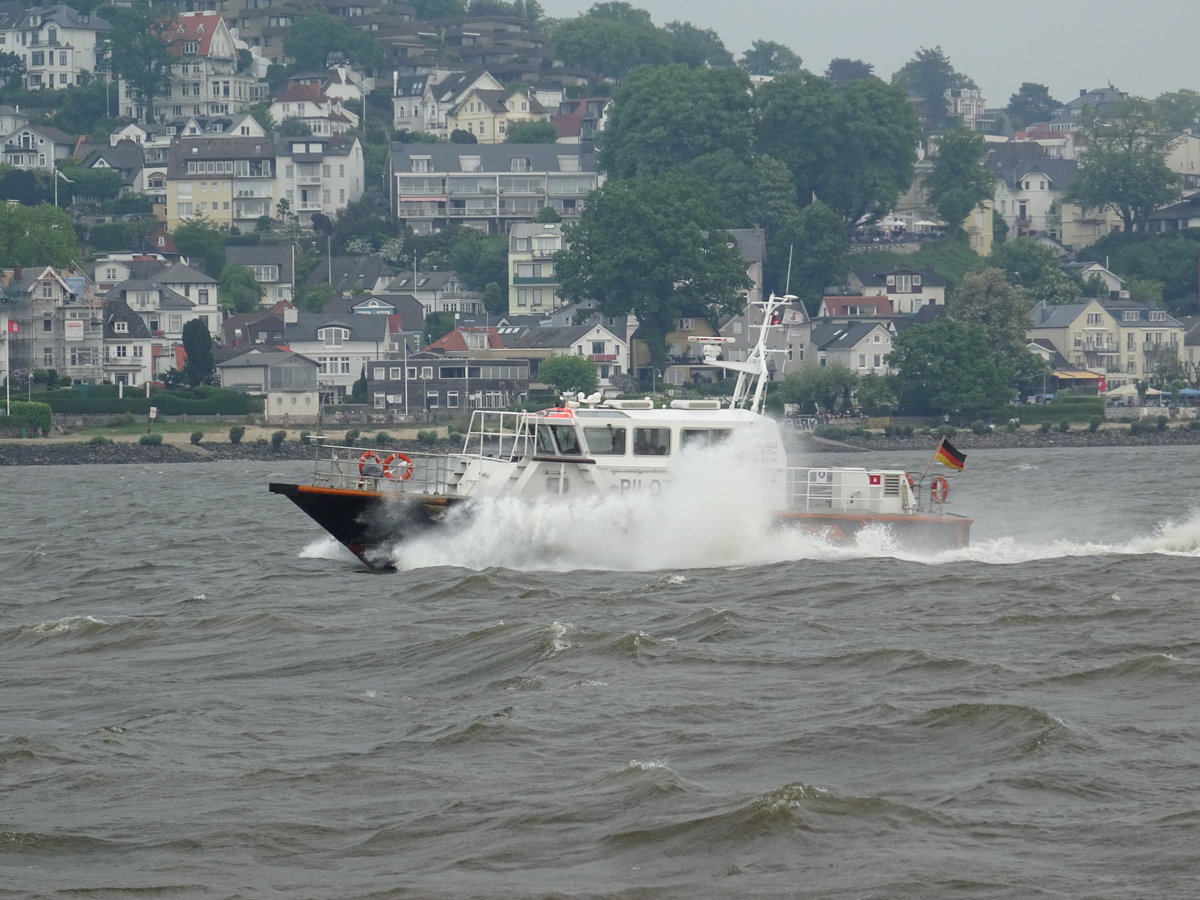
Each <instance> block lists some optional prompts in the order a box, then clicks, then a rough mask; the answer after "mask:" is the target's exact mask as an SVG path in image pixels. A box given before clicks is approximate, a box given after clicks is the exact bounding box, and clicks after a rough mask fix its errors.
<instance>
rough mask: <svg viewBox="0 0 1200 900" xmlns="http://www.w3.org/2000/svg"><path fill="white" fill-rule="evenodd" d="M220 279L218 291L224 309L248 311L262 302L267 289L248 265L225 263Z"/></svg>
mask: <svg viewBox="0 0 1200 900" xmlns="http://www.w3.org/2000/svg"><path fill="white" fill-rule="evenodd" d="M220 281H221V283H220V289H219V291H218V293H219V296H220V298H221V308H222V309H224V310H226V311H232V312H239V313H248V312H253V311H254V310H256V309H258V307H259V306H260V305H261V304H262V299H263V297H264V296H265V294H266V290H265V289H264V288H263V286H262V285H261V284H259V283H258V282H257V281H256V280H255V279H254V272H253V271H252V270H251V269H250V268H249V267H248V266H242V265H238V264H237V263H225V267H224V268H223V269H221V279H220Z"/></svg>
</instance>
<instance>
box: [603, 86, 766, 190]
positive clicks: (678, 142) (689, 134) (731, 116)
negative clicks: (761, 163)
mask: <svg viewBox="0 0 1200 900" xmlns="http://www.w3.org/2000/svg"><path fill="white" fill-rule="evenodd" d="M751 102H752V99H751V94H750V81H749V79H748V78H747V77H746V73H745V72H743V71H742V70H740V69H736V68H727V69H692V68H689V67H687V66H685V65H681V64H674V65H670V66H652V67H651V66H648V67H645V68H642V69H638V70H637V71H636V72H632V73H631V74H630V75H629V77H628V78H626V79H625V80H624V81H623V82H622V83H621V85H620V87H619V88H618V89H617V91H616V93H615V94H614V95H613V104H612V111H611V112H610V114H609V119H608V124H607V125H605V127H604V130H603V131H602V132H601V133H600V136H599V138H598V140H597V150H598V153H599V159H598V162H599V164H600V167H601V168H603V169H604V170H605V171H606V172H607V173H608V175H609V176H610V177H612V178H631V177H633V176H635V175H655V174H661V173H663V172H668V171H672V170H675V169H678V168H679V167H680V166H682V165H684V164H685V163H687V162H690V161H691V160H694V159H696V158H698V157H701V156H705V155H706V154H709V153H715V152H716V151H718V150H726V149H727V150H731V151H733V153H734V154H735V155H737V156H747V155H749V152H750V145H751V140H752V138H753V124H752V117H751ZM697 109H703V110H704V115H702V116H697V115H696V110H697Z"/></svg>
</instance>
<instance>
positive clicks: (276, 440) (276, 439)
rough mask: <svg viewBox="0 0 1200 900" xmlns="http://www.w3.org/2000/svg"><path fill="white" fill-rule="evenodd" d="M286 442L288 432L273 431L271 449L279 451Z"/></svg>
mask: <svg viewBox="0 0 1200 900" xmlns="http://www.w3.org/2000/svg"><path fill="white" fill-rule="evenodd" d="M285 440H287V432H286V431H283V430H280V431H272V432H271V449H272V450H278V449H279V445H280V444H282V443H283V442H284V441H285Z"/></svg>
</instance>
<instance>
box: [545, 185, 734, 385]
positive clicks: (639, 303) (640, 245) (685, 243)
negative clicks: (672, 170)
mask: <svg viewBox="0 0 1200 900" xmlns="http://www.w3.org/2000/svg"><path fill="white" fill-rule="evenodd" d="M717 206H718V204H717V200H716V195H715V193H714V192H713V190H712V188H711V187H709V186H708V185H707V184H706V183H705V182H703V181H700V180H698V179H695V178H689V177H687V176H682V175H674V174H668V175H663V176H661V177H657V178H651V177H645V178H632V179H622V180H612V181H608V182H606V183H605V184H604V185H603V186H602V187H600V188H599V189H597V190H595V191H593V192H592V193H591V194H589V195H588V203H587V206H586V207H585V208H584V211H583V213H582V215H581V216H580V219H579V221H578V222H577V223H576V224H574V225H571V226H568V227H567V228H566V229H564V238H565V243H566V245H567V248H566V249H565V250H561V251H559V252H558V253H557V254H556V255H555V264H556V270H557V272H558V277H559V282H560V283H561V284H562V289H563V296H564V297H565V298H566V299H567V300H569V301H573V302H576V301H580V300H584V299H589V298H590V299H594V300H596V301H598V302H599V304H600V306H601V308H602V309H603V311H604V314H605V315H606V316H618V315H624V314H626V313H629V312H632V313H634V314H635V315H636V316H637V317H638V320H639V321H640V323H641V327H640V329H639V331H640V332H641V336H642V338H643V339H644V340H645V342H646V345H647V346H648V347H649V349H650V353H651V357H652V359H653V360H654V362H655V364H656V365H658V366H659V367H661V366H662V364H663V362H664V361H665V360H666V357H667V345H666V336H667V334H668V333H669V332H671V331H673V330H675V327H676V323H677V320H678V319H679V318H680V316H681V315H683V314H685V311H686V312H687V313H688V314H692V315H710V316H714V317H715V316H718V315H720V314H723V313H732V312H738V311H740V310H741V309H742V308H743V307H744V305H745V298H744V297H743V296H742V295H741V294H740V293H739V292H741V291H744V290H747V289H749V288H750V286H751V281H750V279H749V277H748V276H747V275H746V261H745V260H744V259H742V257H741V255H740V254H739V253H738V251H737V249H736V247H735V246H734V245H733V240H732V237H731V236H730V235H729V233H728V231H726V220H725V219H724V218H723V217H722V216H721V215H720V212H719V210H718V209H717Z"/></svg>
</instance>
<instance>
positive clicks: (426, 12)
mask: <svg viewBox="0 0 1200 900" xmlns="http://www.w3.org/2000/svg"><path fill="white" fill-rule="evenodd" d="M412 8H413V14H414V16H415V17H416V19H417V21H418V22H428V21H430V20H431V19H461V18H462V17H463V16H465V15H466V14H467V5H466V3H465V2H464V0H412Z"/></svg>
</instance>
